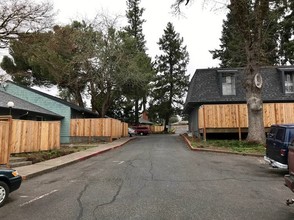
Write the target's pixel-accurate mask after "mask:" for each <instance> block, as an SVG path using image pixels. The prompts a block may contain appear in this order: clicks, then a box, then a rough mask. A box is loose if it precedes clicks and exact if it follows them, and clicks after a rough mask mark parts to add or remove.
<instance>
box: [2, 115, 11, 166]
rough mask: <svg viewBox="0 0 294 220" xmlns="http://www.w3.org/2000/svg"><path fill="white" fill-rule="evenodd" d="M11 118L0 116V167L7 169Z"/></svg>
mask: <svg viewBox="0 0 294 220" xmlns="http://www.w3.org/2000/svg"><path fill="white" fill-rule="evenodd" d="M11 122H12V118H11V116H0V165H3V164H4V165H6V166H7V167H9V157H10V141H11V140H10V134H11Z"/></svg>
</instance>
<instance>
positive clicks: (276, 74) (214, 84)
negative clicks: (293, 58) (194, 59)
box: [184, 66, 294, 113]
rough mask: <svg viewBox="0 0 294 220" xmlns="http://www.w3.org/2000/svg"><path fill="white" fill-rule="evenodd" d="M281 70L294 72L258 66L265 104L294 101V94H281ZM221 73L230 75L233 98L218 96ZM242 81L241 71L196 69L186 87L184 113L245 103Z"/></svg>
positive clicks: (292, 67) (291, 67)
mask: <svg viewBox="0 0 294 220" xmlns="http://www.w3.org/2000/svg"><path fill="white" fill-rule="evenodd" d="M285 70H291V71H292V70H293V71H294V66H270V67H261V69H260V73H261V75H262V78H263V88H262V98H263V101H264V102H265V103H266V102H268V103H270V102H294V94H285V92H284V91H283V83H284V80H283V74H284V71H285ZM222 73H234V75H235V88H236V95H231V96H224V95H222V84H221V74H222ZM243 81H244V68H214V69H197V70H196V71H195V73H194V76H193V77H192V79H191V81H190V84H189V90H188V94H187V98H186V102H185V106H184V112H185V113H189V112H190V111H191V110H192V109H193V108H195V106H196V105H203V104H227V103H231V104H234V103H246V93H245V89H244V86H243Z"/></svg>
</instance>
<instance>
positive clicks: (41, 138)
mask: <svg viewBox="0 0 294 220" xmlns="http://www.w3.org/2000/svg"><path fill="white" fill-rule="evenodd" d="M59 148H60V122H59V121H27V120H12V132H11V150H10V153H22V152H34V151H43V150H51V149H59Z"/></svg>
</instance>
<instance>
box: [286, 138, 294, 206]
mask: <svg viewBox="0 0 294 220" xmlns="http://www.w3.org/2000/svg"><path fill="white" fill-rule="evenodd" d="M293 144H294V143H293V142H292V145H290V146H289V151H288V169H289V174H287V175H285V177H284V179H285V185H286V186H287V187H288V188H289V189H290V190H291V191H292V192H294V146H293ZM293 203H294V199H291V200H290V199H288V200H287V202H286V204H287V205H291V204H293Z"/></svg>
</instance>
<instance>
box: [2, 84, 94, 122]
mask: <svg viewBox="0 0 294 220" xmlns="http://www.w3.org/2000/svg"><path fill="white" fill-rule="evenodd" d="M6 82H7V83H11V84H14V85H16V86H19V87H21V88H24V89H27V90H29V91H32V92H34V93H37V94H39V95H41V96H44V97H46V98H49V99H51V100H53V101H55V102H59V103H61V104H63V105H66V106H68V107H70V108H72V109H74V110H77V111H79V112H85V113H88V114H91V115H93V116H97V115H98V114H97V113H95V112H92V111H91V110H89V109H86V108H82V107H80V106H78V105H76V104H73V103H70V102H67V101H65V100H63V99H61V98H58V97H56V96H52V95H49V94H47V93H44V92H41V91H39V90H36V89H33V88H30V87H26V86H22V85H19V84H17V83H15V82H12V81H6Z"/></svg>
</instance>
